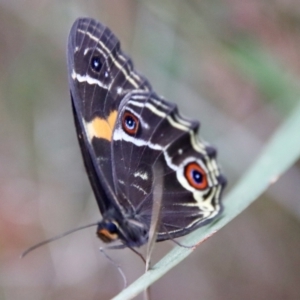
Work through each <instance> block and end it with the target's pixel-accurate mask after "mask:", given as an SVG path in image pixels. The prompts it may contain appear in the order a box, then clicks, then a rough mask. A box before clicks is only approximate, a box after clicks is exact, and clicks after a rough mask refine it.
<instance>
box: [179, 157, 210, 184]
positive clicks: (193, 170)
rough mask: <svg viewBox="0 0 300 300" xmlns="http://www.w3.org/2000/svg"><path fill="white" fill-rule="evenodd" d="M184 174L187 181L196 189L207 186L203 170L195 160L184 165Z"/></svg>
mask: <svg viewBox="0 0 300 300" xmlns="http://www.w3.org/2000/svg"><path fill="white" fill-rule="evenodd" d="M184 176H185V178H186V180H187V181H188V183H189V184H190V185H191V186H192V187H193V188H195V189H197V190H204V189H206V188H207V186H208V182H207V176H206V174H205V171H204V170H203V169H202V168H201V167H200V166H199V164H197V163H196V162H191V163H189V164H187V165H186V166H185V170H184Z"/></svg>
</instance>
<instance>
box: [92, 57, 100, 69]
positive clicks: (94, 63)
mask: <svg viewBox="0 0 300 300" xmlns="http://www.w3.org/2000/svg"><path fill="white" fill-rule="evenodd" d="M91 67H92V69H93V70H94V71H95V72H97V73H98V72H100V70H101V68H102V63H101V61H100V57H99V56H92V58H91Z"/></svg>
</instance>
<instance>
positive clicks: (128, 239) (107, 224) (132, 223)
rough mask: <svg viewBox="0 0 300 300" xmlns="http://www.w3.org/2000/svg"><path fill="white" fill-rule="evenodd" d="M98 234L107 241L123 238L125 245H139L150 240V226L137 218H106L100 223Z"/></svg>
mask: <svg viewBox="0 0 300 300" xmlns="http://www.w3.org/2000/svg"><path fill="white" fill-rule="evenodd" d="M97 236H98V237H99V238H100V239H101V240H102V241H103V242H105V243H111V242H114V241H116V240H121V241H122V242H123V243H124V245H127V246H130V247H131V246H132V247H139V246H141V245H143V244H145V243H146V242H147V240H148V228H147V226H146V225H145V223H143V222H140V221H138V220H135V219H131V218H125V219H123V220H120V221H117V220H116V219H111V218H104V219H103V220H102V221H101V222H99V223H98V228H97Z"/></svg>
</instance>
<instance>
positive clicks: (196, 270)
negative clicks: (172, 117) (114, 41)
mask: <svg viewBox="0 0 300 300" xmlns="http://www.w3.org/2000/svg"><path fill="white" fill-rule="evenodd" d="M79 16H89V17H94V18H96V19H98V20H100V21H101V22H103V23H105V24H107V25H108V26H109V27H110V28H111V29H112V30H113V31H114V32H115V33H116V35H117V36H118V37H119V38H120V40H121V41H122V46H123V49H124V50H125V51H126V52H127V53H128V54H130V56H131V57H133V59H134V62H135V66H136V68H137V69H138V70H139V71H140V72H142V73H143V74H145V75H146V76H147V77H148V78H149V80H150V82H151V83H152V85H153V87H154V88H155V90H156V91H157V92H158V93H159V94H162V95H164V96H165V97H166V98H167V99H169V100H171V101H172V102H176V103H177V104H178V106H179V108H180V111H181V112H182V114H183V115H187V116H190V117H192V118H196V119H199V120H200V121H201V130H200V132H201V136H202V137H203V138H204V139H206V140H207V141H209V142H210V143H211V144H213V145H215V146H216V147H217V148H218V153H219V161H220V164H221V165H222V167H223V170H224V173H225V174H226V176H227V178H228V182H229V184H228V187H227V191H229V190H230V188H231V187H232V186H233V185H234V184H235V183H236V182H237V181H238V179H239V178H240V177H241V176H242V175H243V173H244V172H245V171H246V170H247V169H248V167H249V166H251V164H252V163H253V162H254V161H255V159H256V158H257V156H258V155H259V153H260V151H261V149H262V148H263V145H264V143H265V142H266V141H267V140H268V138H269V137H270V136H271V134H272V133H273V132H274V130H276V128H277V127H278V126H279V124H280V123H281V122H282V121H283V120H284V119H285V118H286V117H287V116H288V115H289V113H290V112H291V111H292V110H293V108H294V107H295V105H296V104H297V102H299V99H300V87H299V78H300V6H299V1H297V0H264V1H262V0H248V1H242V0H240V1H239V0H222V1H221V0H213V1H211V0H186V1H180V0H172V1H171V0H160V1H158V0H155V1H145V0H144V1H134V0H123V1H117V0H89V1H79V0H78V1H58V0H57V1H54V0H51V1H50V0H27V1H18V0H15V1H10V0H0V139H1V140H0V299H5V300H15V299H22V300H23V299H24V300H26V299H28V300H29V299H30V300H31V299H75V300H77V299H78V300H79V299H109V298H111V297H113V296H114V295H115V294H117V293H118V292H119V291H120V290H121V289H122V286H123V282H122V278H121V277H120V274H119V273H118V271H117V270H116V268H115V267H114V266H113V265H112V264H111V263H110V262H109V261H108V260H107V259H106V258H105V257H104V256H103V255H102V254H101V253H99V250H98V249H99V247H100V246H101V245H102V244H101V242H100V241H99V240H98V239H97V238H96V235H95V228H90V229H86V230H83V231H81V232H78V233H75V234H73V235H71V236H68V237H65V238H64V239H62V240H59V241H55V242H53V243H51V244H50V245H48V246H45V247H42V248H40V249H38V250H36V251H34V252H32V253H30V254H29V255H28V256H27V257H25V258H23V259H19V255H20V254H21V253H22V252H23V251H24V250H25V249H26V248H28V247H30V246H32V245H33V244H35V243H37V242H40V241H42V240H43V239H45V238H49V237H52V236H54V235H57V234H59V233H62V232H64V231H66V230H69V229H72V228H75V227H78V226H80V225H84V224H88V223H91V222H95V221H97V220H100V218H101V217H100V214H99V211H98V207H97V205H96V201H95V199H94V196H93V194H92V191H91V188H90V185H89V182H88V179H87V176H86V173H85V170H84V167H83V162H82V159H81V154H80V152H79V146H78V142H77V139H76V135H75V128H74V125H73V116H72V111H71V103H70V97H69V90H68V82H67V68H66V41H67V36H68V33H69V30H70V28H71V25H72V23H73V22H74V20H75V19H76V18H77V17H79ZM299 131H300V129H299ZM299 134H300V132H299ZM283 147H284V145H283ZM299 182H300V164H299V162H298V164H297V165H295V166H294V167H293V168H292V169H290V170H289V171H288V172H287V173H286V174H285V175H284V176H282V177H281V178H280V180H279V181H278V182H277V183H276V184H274V185H273V186H272V187H271V188H270V189H269V190H268V191H267V192H266V193H265V194H264V195H263V197H261V198H260V199H259V200H258V201H256V202H255V203H254V204H253V205H252V206H251V207H250V208H248V209H247V210H246V211H245V212H244V213H242V214H241V215H240V216H239V217H238V218H236V219H235V220H234V221H233V222H231V223H230V224H229V225H227V226H226V227H225V228H224V229H222V230H221V231H220V232H218V233H217V234H215V235H214V236H213V237H212V238H211V239H209V240H208V241H207V242H205V243H204V244H202V245H201V246H200V247H198V248H197V250H196V251H194V253H193V254H192V255H191V256H190V257H189V258H188V259H186V260H185V261H183V262H182V263H181V264H179V265H178V266H177V267H176V268H174V269H173V270H171V272H169V273H168V274H167V275H166V276H164V277H163V278H161V279H160V280H159V281H158V282H156V283H155V284H154V285H153V287H152V295H153V299H175V300H176V299H212V300H214V299H228V300H229V299H273V300H275V299H299V298H300V285H299V282H300V268H299V266H300V254H299V253H300V251H299V249H300V234H299V230H300V196H299V195H300V184H299ZM241 201H243V199H241ZM172 247H173V243H172V242H164V243H160V244H158V245H157V248H156V253H155V260H158V259H159V258H160V257H161V256H162V255H163V254H165V253H166V252H167V251H169V250H170V249H171V248H172ZM109 255H111V256H112V257H113V259H114V260H115V261H116V262H117V263H119V264H120V265H121V266H122V268H123V270H124V272H125V274H126V276H127V279H128V281H129V283H130V282H132V281H134V280H135V279H136V278H138V277H139V276H140V275H141V274H142V273H143V270H144V266H143V263H142V261H141V260H140V259H139V258H138V257H137V256H136V255H135V254H133V253H132V252H131V251H130V250H119V251H116V250H115V251H110V252H109ZM137 299H141V296H139V297H137Z"/></svg>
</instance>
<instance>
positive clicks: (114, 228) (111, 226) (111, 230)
mask: <svg viewBox="0 0 300 300" xmlns="http://www.w3.org/2000/svg"><path fill="white" fill-rule="evenodd" d="M106 229H107V230H108V231H109V233H111V234H114V233H117V232H118V228H117V225H116V224H115V223H113V222H110V223H107V224H106Z"/></svg>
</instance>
